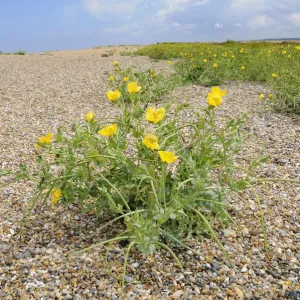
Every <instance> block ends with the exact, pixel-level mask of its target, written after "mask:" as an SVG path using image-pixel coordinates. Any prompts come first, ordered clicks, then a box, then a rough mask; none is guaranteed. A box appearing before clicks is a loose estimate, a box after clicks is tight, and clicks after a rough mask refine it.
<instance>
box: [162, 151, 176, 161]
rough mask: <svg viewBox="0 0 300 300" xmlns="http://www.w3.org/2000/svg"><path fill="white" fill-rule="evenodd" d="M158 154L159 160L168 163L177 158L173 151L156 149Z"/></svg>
mask: <svg viewBox="0 0 300 300" xmlns="http://www.w3.org/2000/svg"><path fill="white" fill-rule="evenodd" d="M158 154H159V157H160V159H161V161H162V162H166V163H168V164H173V163H174V162H176V160H177V159H178V156H175V154H174V152H169V151H158Z"/></svg>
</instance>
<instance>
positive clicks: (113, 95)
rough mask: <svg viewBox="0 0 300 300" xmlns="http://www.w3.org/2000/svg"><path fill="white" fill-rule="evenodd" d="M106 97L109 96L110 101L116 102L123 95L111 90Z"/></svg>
mask: <svg viewBox="0 0 300 300" xmlns="http://www.w3.org/2000/svg"><path fill="white" fill-rule="evenodd" d="M106 96H107V98H108V100H110V101H115V100H117V99H119V98H120V97H121V93H120V91H119V90H115V91H112V90H109V91H108V92H107V93H106Z"/></svg>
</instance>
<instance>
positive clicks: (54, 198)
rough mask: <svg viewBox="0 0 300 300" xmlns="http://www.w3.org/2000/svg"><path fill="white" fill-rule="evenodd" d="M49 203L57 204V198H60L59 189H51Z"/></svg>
mask: <svg viewBox="0 0 300 300" xmlns="http://www.w3.org/2000/svg"><path fill="white" fill-rule="evenodd" d="M51 195H52V196H51V203H52V204H53V205H57V202H58V200H59V199H60V198H61V195H62V193H61V189H53V190H52V193H51Z"/></svg>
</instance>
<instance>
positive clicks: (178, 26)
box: [171, 22, 196, 30]
mask: <svg viewBox="0 0 300 300" xmlns="http://www.w3.org/2000/svg"><path fill="white" fill-rule="evenodd" d="M171 27H173V28H176V29H183V30H192V29H194V28H196V25H195V24H180V23H178V22H173V23H171Z"/></svg>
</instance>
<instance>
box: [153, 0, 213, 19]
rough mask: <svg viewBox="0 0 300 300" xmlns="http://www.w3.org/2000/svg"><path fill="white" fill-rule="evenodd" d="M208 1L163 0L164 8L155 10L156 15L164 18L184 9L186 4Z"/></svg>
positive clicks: (201, 3) (198, 3) (205, 0)
mask: <svg viewBox="0 0 300 300" xmlns="http://www.w3.org/2000/svg"><path fill="white" fill-rule="evenodd" d="M210 1H211V0H200V1H196V2H194V1H193V0H163V2H164V4H165V6H166V8H165V9H162V10H159V11H158V12H157V15H158V16H159V17H160V18H162V19H165V18H166V17H167V16H168V15H170V14H173V13H176V12H181V11H184V10H185V9H186V7H187V6H188V5H196V6H200V5H204V4H206V3H208V2H210Z"/></svg>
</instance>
